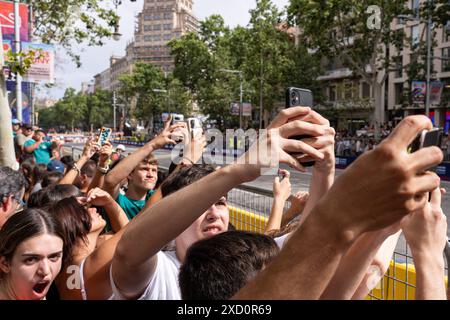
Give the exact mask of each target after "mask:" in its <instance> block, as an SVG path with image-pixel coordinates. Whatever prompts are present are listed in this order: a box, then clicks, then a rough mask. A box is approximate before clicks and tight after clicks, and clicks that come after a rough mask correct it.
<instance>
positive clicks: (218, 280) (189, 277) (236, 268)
mask: <svg viewBox="0 0 450 320" xmlns="http://www.w3.org/2000/svg"><path fill="white" fill-rule="evenodd" d="M279 251H280V249H279V248H278V246H277V244H276V243H275V241H274V240H273V239H272V238H271V237H269V236H266V235H263V234H258V233H253V232H247V231H227V232H224V233H221V234H218V235H215V236H213V237H210V238H207V239H203V240H200V241H198V242H196V243H194V244H193V245H191V247H190V248H189V249H188V250H187V252H186V258H185V259H184V263H183V265H182V266H181V268H180V273H179V276H178V279H179V284H180V290H181V296H182V298H183V299H185V300H203V299H204V300H228V299H230V298H231V297H232V296H233V295H234V294H236V293H237V292H238V291H239V290H240V289H241V288H243V287H244V286H245V285H246V284H247V282H248V281H249V280H250V279H251V278H253V277H254V276H255V275H256V274H257V273H258V272H259V271H260V270H261V269H262V268H263V267H264V266H266V265H267V264H269V263H270V262H271V261H272V259H273V258H274V257H275V256H276V255H277V254H278V252H279Z"/></svg>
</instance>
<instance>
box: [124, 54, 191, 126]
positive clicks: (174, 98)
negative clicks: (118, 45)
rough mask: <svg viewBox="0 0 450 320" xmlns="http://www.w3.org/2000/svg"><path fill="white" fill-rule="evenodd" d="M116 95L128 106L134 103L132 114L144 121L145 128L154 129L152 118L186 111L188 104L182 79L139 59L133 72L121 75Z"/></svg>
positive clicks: (188, 100) (187, 92) (186, 92)
mask: <svg viewBox="0 0 450 320" xmlns="http://www.w3.org/2000/svg"><path fill="white" fill-rule="evenodd" d="M120 82H121V88H120V91H119V94H120V96H121V98H122V99H123V100H124V101H126V103H127V104H128V105H133V104H134V105H135V106H134V110H133V112H132V113H133V115H134V116H135V117H136V118H137V119H140V120H144V121H145V122H146V127H148V128H149V129H150V130H153V124H154V120H155V117H157V116H159V115H160V114H161V113H162V112H168V111H169V110H168V108H169V104H170V111H171V112H179V113H188V110H189V107H190V105H191V101H192V99H191V97H190V94H189V91H188V90H187V89H185V88H184V86H183V84H182V82H180V81H179V80H177V79H175V78H173V77H172V76H171V75H169V76H168V77H167V78H166V77H165V76H164V74H163V73H162V71H161V70H160V69H159V68H157V67H155V66H153V65H151V64H146V63H142V62H138V63H136V65H135V66H134V69H133V73H132V74H130V75H124V76H122V77H121V78H120Z"/></svg>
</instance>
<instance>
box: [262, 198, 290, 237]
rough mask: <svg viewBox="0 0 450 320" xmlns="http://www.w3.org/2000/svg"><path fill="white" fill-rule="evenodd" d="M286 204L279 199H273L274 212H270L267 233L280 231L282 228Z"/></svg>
mask: <svg viewBox="0 0 450 320" xmlns="http://www.w3.org/2000/svg"><path fill="white" fill-rule="evenodd" d="M285 202H286V201H283V199H280V198H279V197H275V198H274V199H273V204H272V210H271V211H270V215H269V220H268V221H267V225H266V229H265V232H267V231H270V230H279V229H280V228H281V219H282V215H283V207H284V203H285Z"/></svg>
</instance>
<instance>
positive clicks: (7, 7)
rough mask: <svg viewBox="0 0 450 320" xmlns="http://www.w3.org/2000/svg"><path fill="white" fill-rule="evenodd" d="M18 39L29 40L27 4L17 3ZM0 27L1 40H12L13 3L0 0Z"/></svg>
mask: <svg viewBox="0 0 450 320" xmlns="http://www.w3.org/2000/svg"><path fill="white" fill-rule="evenodd" d="M19 18H20V41H29V36H28V34H29V32H28V30H29V20H28V5H26V4H20V5H19ZM0 27H1V28H2V35H3V40H14V3H13V2H7V1H0Z"/></svg>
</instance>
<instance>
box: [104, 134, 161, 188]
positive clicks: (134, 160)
mask: <svg viewBox="0 0 450 320" xmlns="http://www.w3.org/2000/svg"><path fill="white" fill-rule="evenodd" d="M154 150H155V148H154V145H153V144H152V142H151V141H150V142H148V143H147V144H145V145H144V146H143V147H141V148H139V149H138V150H136V151H135V152H133V153H132V154H131V155H129V156H127V157H126V158H124V159H123V160H122V161H120V162H119V163H118V164H117V166H115V167H114V169H113V170H112V171H111V172H109V173H108V174H107V175H106V178H105V184H106V185H107V187H108V189H109V188H110V187H111V186H113V187H114V186H116V185H118V184H119V183H120V182H121V181H122V180H124V179H125V178H126V177H128V175H129V174H130V173H131V172H132V171H133V170H134V168H136V166H137V165H138V164H139V162H141V161H142V160H144V159H145V158H146V157H148V155H149V154H150V153H152V152H153V151H154Z"/></svg>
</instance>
